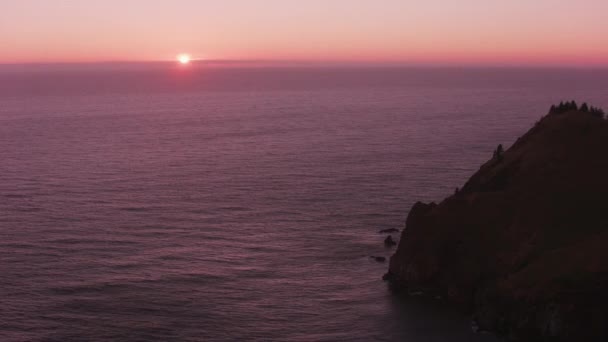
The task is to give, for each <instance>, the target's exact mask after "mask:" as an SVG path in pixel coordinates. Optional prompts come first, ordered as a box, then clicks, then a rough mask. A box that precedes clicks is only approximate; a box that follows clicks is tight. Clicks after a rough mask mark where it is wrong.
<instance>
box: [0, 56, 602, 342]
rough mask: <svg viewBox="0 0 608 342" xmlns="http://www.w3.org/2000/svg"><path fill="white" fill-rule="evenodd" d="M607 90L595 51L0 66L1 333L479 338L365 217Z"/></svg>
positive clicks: (394, 217) (402, 203) (391, 212)
mask: <svg viewBox="0 0 608 342" xmlns="http://www.w3.org/2000/svg"><path fill="white" fill-rule="evenodd" d="M607 90H608V72H606V71H593V70H557V69H545V70H532V69H520V70H512V69H400V68H204V67H201V68H191V69H177V68H173V67H166V68H153V69H150V70H148V69H145V68H135V69H129V68H126V69H122V68H109V69H107V68H106V69H103V70H97V69H94V68H85V69H81V70H54V69H52V68H51V69H49V70H47V69H44V70H28V69H27V68H20V69H19V70H13V69H11V68H5V69H0V298H1V300H0V340H2V341H224V340H226V341H230V340H240V341H249V340H251V341H412V342H418V341H493V340H494V338H493V337H492V336H489V335H484V334H474V333H472V332H471V329H470V324H469V321H468V319H467V317H466V316H464V315H462V314H460V313H459V312H457V311H455V310H452V309H450V308H449V307H446V306H445V305H444V304H443V303H441V301H437V300H434V299H429V298H420V297H409V298H408V297H404V296H395V295H393V294H391V293H390V291H388V289H387V285H386V284H385V283H383V282H382V280H381V277H382V275H383V274H384V273H385V272H386V269H387V264H386V263H385V264H381V263H377V262H375V261H373V260H372V259H370V256H371V255H375V256H386V257H388V256H390V255H391V253H392V252H393V250H392V249H387V248H385V247H384V245H383V243H382V241H383V239H384V238H385V237H386V235H382V234H378V230H380V229H386V228H399V229H402V228H403V223H404V221H405V218H406V216H407V213H408V210H409V208H410V207H411V206H412V205H413V204H414V203H415V202H416V201H420V200H421V201H439V200H441V199H442V198H443V197H445V196H446V195H448V194H450V193H452V192H453V191H454V188H455V187H458V186H462V184H463V183H464V182H465V181H466V179H467V178H468V177H469V176H470V175H471V174H472V173H473V172H474V171H475V170H477V169H478V168H479V166H480V165H481V163H483V162H484V161H486V160H487V159H489V158H490V157H491V155H492V151H493V149H494V148H495V147H496V145H497V144H499V143H502V144H504V145H507V146H508V145H510V144H511V143H512V142H513V141H514V140H515V139H516V138H517V137H518V136H520V135H521V134H523V133H524V132H525V131H527V129H528V128H529V127H531V125H532V124H534V122H535V121H537V120H538V119H539V118H540V116H541V115H543V114H545V113H546V112H547V109H548V108H549V106H550V105H551V104H552V103H556V102H559V101H560V100H569V99H576V100H578V101H589V102H590V103H592V104H593V105H596V106H603V107H604V108H607V107H608V92H607ZM394 237H395V238H398V235H395V236H394Z"/></svg>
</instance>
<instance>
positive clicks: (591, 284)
mask: <svg viewBox="0 0 608 342" xmlns="http://www.w3.org/2000/svg"><path fill="white" fill-rule="evenodd" d="M566 107H568V108H566ZM585 107H587V106H586V105H585ZM568 109H570V110H568ZM600 112H601V110H599V109H596V108H594V113H591V110H590V109H588V108H587V110H584V111H579V110H577V107H576V104H575V103H574V102H571V103H567V104H562V105H561V106H559V107H553V108H552V111H551V113H550V114H549V115H547V116H545V117H544V118H543V119H541V120H540V121H539V122H538V123H537V124H536V125H535V126H534V127H533V128H532V129H531V130H530V131H529V132H527V133H526V134H525V135H524V136H522V137H521V138H520V139H518V140H517V142H515V144H514V145H513V146H512V147H511V148H509V149H508V150H506V151H504V152H502V151H501V152H500V153H496V152H495V155H494V158H492V159H491V160H489V161H488V162H487V163H485V164H484V165H482V166H481V168H480V169H479V171H477V172H476V173H475V174H474V175H473V176H472V177H471V179H470V180H469V181H468V182H467V183H466V184H465V186H464V187H463V188H461V189H460V190H459V191H458V192H457V193H456V194H454V195H453V196H450V197H448V198H446V199H445V200H443V201H442V202H441V203H439V204H434V203H431V204H424V203H416V204H415V205H414V207H413V208H412V210H411V211H410V213H409V216H408V218H407V221H406V229H405V230H404V231H403V232H402V236H401V240H400V242H399V246H398V248H397V251H396V253H395V254H394V255H393V256H392V257H391V258H390V264H389V273H387V275H385V277H384V278H385V279H386V280H389V281H391V282H392V286H398V287H401V288H405V289H407V290H408V291H417V290H424V291H425V292H431V293H435V294H436V295H441V296H442V297H443V298H446V299H447V300H449V301H451V302H453V303H456V304H458V305H461V306H462V307H463V308H465V309H466V310H469V311H470V312H471V313H472V315H473V317H474V319H475V320H476V324H477V325H478V326H479V328H480V329H482V330H491V331H494V332H497V333H499V334H502V335H505V336H507V337H509V339H511V340H519V341H608V122H607V121H606V120H603V119H602V117H603V112H601V113H602V115H599V114H597V113H600ZM497 155H499V156H500V158H498V157H497Z"/></svg>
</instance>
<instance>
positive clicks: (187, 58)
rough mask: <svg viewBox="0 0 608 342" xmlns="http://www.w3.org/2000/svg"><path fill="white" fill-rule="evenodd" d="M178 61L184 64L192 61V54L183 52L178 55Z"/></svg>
mask: <svg viewBox="0 0 608 342" xmlns="http://www.w3.org/2000/svg"><path fill="white" fill-rule="evenodd" d="M177 61H178V62H179V63H180V64H182V65H186V64H188V63H190V55H187V54H185V53H184V54H181V55H179V56H177Z"/></svg>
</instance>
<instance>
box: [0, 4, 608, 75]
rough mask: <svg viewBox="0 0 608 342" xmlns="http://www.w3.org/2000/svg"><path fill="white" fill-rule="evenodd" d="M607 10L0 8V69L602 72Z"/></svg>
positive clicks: (607, 54) (607, 58) (607, 53)
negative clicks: (172, 65)
mask: <svg viewBox="0 0 608 342" xmlns="http://www.w3.org/2000/svg"><path fill="white" fill-rule="evenodd" d="M607 16H608V1H607V0H577V1H574V0H568V1H565V0H563V1H562V0H509V1H507V0H504V1H503V0H485V1H483V0H424V1H423V0H416V1H415V0H306V1H300V0H257V1H254V0H221V1H219V0H218V1H210V0H162V1H161V0H104V1H97V0H71V1H70V0H2V1H0V63H32V62H33V63H37V62H41V63H48V62H96V61H159V60H172V59H174V58H175V56H176V55H177V54H179V53H183V52H185V53H189V54H191V55H192V56H193V57H194V58H201V59H237V60H298V61H315V62H319V61H346V62H371V63H383V62H390V63H416V64H419V63H422V64H457V65H471V64H473V65H475V64H478V65H574V66H608V44H607V42H608V38H607V37H608V19H607Z"/></svg>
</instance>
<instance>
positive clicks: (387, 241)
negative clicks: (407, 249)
mask: <svg viewBox="0 0 608 342" xmlns="http://www.w3.org/2000/svg"><path fill="white" fill-rule="evenodd" d="M396 244H397V243H396V242H395V240H393V237H392V236H391V235H389V236H387V237H386V239H384V245H385V246H386V247H393V246H394V245H396Z"/></svg>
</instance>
